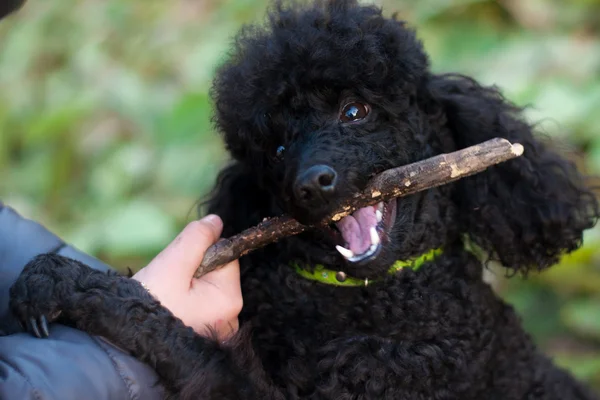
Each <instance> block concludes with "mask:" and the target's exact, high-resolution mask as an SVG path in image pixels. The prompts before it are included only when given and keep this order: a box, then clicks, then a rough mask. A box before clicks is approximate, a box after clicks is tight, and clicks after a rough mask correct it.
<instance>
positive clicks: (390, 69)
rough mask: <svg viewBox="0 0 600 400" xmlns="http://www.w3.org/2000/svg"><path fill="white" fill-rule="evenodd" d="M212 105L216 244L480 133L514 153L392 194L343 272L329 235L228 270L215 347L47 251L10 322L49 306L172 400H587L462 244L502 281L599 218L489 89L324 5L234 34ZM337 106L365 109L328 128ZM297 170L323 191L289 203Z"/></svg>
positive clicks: (135, 293)
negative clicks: (222, 149)
mask: <svg viewBox="0 0 600 400" xmlns="http://www.w3.org/2000/svg"><path fill="white" fill-rule="evenodd" d="M213 96H214V100H215V105H216V118H215V121H216V124H217V126H218V128H219V129H220V131H221V132H222V133H223V136H224V139H225V143H226V145H227V148H228V150H229V151H230V152H231V154H232V156H233V159H234V161H233V162H232V164H231V165H230V166H229V167H227V168H225V169H224V170H223V171H222V173H221V174H220V176H219V180H218V183H217V186H216V188H215V191H214V193H213V196H212V198H211V199H210V200H209V202H208V210H209V211H210V212H213V213H217V214H219V215H220V216H221V217H222V218H223V219H224V222H225V232H224V234H225V235H227V236H229V235H231V234H233V233H236V232H239V231H240V230H242V229H244V228H247V227H250V226H252V225H255V224H256V223H258V222H260V221H261V220H262V219H263V218H264V217H269V216H274V215H278V214H281V213H283V212H287V213H291V214H292V215H293V216H295V217H296V218H298V219H299V220H301V221H304V222H312V221H316V220H319V219H320V218H321V217H322V216H323V215H325V214H327V213H328V212H330V211H331V210H333V209H335V208H337V207H338V206H339V205H340V204H341V203H343V201H344V199H346V198H347V197H348V196H350V195H351V194H352V193H353V192H355V191H356V190H360V189H362V188H364V186H365V184H366V182H367V181H368V179H369V178H370V177H371V176H373V175H374V174H376V173H377V172H379V171H381V170H383V169H387V168H390V167H396V166H400V165H403V164H407V163H410V162H413V161H417V160H421V159H424V158H427V157H431V156H434V155H436V154H440V153H444V152H450V151H454V150H456V149H459V148H462V147H466V146H469V145H472V144H475V143H479V142H482V141H485V140H487V139H490V138H493V137H504V138H507V139H509V140H510V141H512V142H519V143H521V144H523V145H524V147H525V153H524V155H523V156H522V157H520V158H518V159H515V160H512V161H509V162H506V163H504V164H501V165H498V166H496V167H493V168H490V169H489V170H487V171H486V172H483V173H481V174H478V175H476V176H473V177H470V178H466V179H463V180H461V181H458V182H456V183H453V184H449V185H446V186H442V187H439V188H436V189H431V190H428V191H426V192H421V193H418V194H415V195H412V196H410V197H406V198H403V199H400V200H398V202H397V216H396V220H395V224H394V225H393V227H392V229H391V230H390V231H389V232H387V235H386V237H385V245H384V246H383V249H382V251H381V252H380V253H379V254H378V255H377V257H376V258H374V259H372V260H368V261H365V262H363V263H360V264H351V263H348V262H346V261H345V259H344V258H343V257H341V256H340V255H339V254H338V253H337V252H336V251H335V250H334V247H333V246H334V244H335V239H334V237H335V235H333V236H332V235H331V232H330V230H328V229H323V230H316V231H311V232H307V233H305V234H302V235H300V236H298V237H293V238H289V239H286V240H283V241H281V242H280V243H277V244H274V245H271V246H268V247H267V248H265V249H263V250H261V251H257V252H255V253H253V254H252V255H251V256H247V257H245V258H243V259H242V260H241V263H242V287H243V295H244V309H243V311H242V314H241V315H240V321H241V325H242V327H243V329H242V332H241V333H239V334H238V335H237V336H236V337H235V338H234V340H233V341H232V342H231V343H229V344H228V345H226V346H224V345H220V344H218V343H217V342H216V341H214V340H211V339H207V338H201V337H199V336H196V335H194V334H193V332H192V331H191V330H190V329H189V328H186V327H185V326H183V324H182V323H181V322H180V321H178V320H177V319H176V318H174V317H173V316H172V315H171V314H170V313H169V312H168V311H167V310H165V309H164V308H161V307H160V305H159V304H158V303H156V302H155V301H154V300H153V299H151V298H150V297H149V296H148V295H146V294H145V293H144V292H143V290H141V289H140V287H139V286H138V284H137V283H136V282H134V281H131V280H127V279H125V278H121V277H114V276H108V277H107V276H105V275H102V274H100V273H97V272H92V271H90V270H89V269H88V268H87V267H85V266H84V265H82V264H80V263H77V262H74V261H71V260H68V259H63V258H60V257H58V256H42V257H41V258H38V259H36V260H34V261H33V262H32V263H30V265H28V267H27V268H26V270H25V272H24V274H23V275H22V276H21V278H20V279H19V281H18V282H17V284H16V285H15V286H14V288H13V291H12V303H11V304H12V308H13V310H14V312H15V313H16V315H18V316H19V317H20V318H21V319H25V320H26V319H27V318H29V317H31V316H33V317H35V318H38V317H39V316H40V315H42V314H43V315H54V314H56V312H57V311H58V310H60V311H62V314H61V316H60V318H62V319H63V320H64V321H66V322H71V323H74V324H75V325H76V326H77V327H79V328H81V329H84V330H86V331H89V332H91V333H94V334H100V335H103V336H106V337H108V338H110V339H111V340H113V341H114V342H115V343H116V344H118V345H119V346H121V347H122V348H125V349H128V350H130V351H131V352H133V353H134V354H135V355H136V356H137V357H139V358H141V359H142V360H145V361H146V362H149V363H150V364H151V365H152V366H153V367H154V368H155V369H156V371H157V372H158V374H159V376H160V377H161V379H162V382H163V383H164V384H165V385H166V387H167V388H168V389H169V390H170V391H171V393H172V394H173V395H174V397H175V398H190V399H191V398H194V399H196V398H202V399H205V398H206V399H217V398H227V399H266V398H268V399H284V398H285V399H436V400H440V399H557V400H558V399H560V400H565V399H593V398H595V397H594V395H593V394H592V393H591V392H589V391H588V390H587V389H585V388H584V387H582V386H581V385H580V384H579V383H577V382H576V381H575V380H574V379H573V378H572V377H571V376H570V375H568V374H567V373H566V372H564V371H562V370H560V369H559V368H557V367H555V366H554V365H553V364H552V363H551V361H549V360H548V359H547V358H546V357H544V356H543V355H542V354H540V353H539V352H538V351H537V350H536V348H535V346H534V345H533V343H532V341H531V339H530V338H529V337H528V335H527V334H526V333H525V332H524V331H523V330H522V328H521V326H520V322H519V319H518V317H517V316H516V315H515V313H514V311H513V309H512V308H511V307H510V306H508V305H506V304H504V303H503V302H502V301H501V300H500V299H498V298H497V297H496V295H495V294H494V293H493V291H492V289H491V288H490V287H489V286H488V285H487V284H485V283H484V282H483V279H482V270H483V268H482V265H481V260H478V259H477V258H476V257H475V256H474V255H473V254H471V253H470V252H469V251H467V250H466V249H465V241H469V242H471V243H475V244H477V245H478V246H479V247H480V248H481V249H482V250H483V251H484V252H485V253H487V255H488V256H489V258H492V259H497V260H499V261H501V262H502V263H503V265H505V266H506V267H507V268H509V269H510V270H511V271H515V272H523V273H526V272H527V271H530V270H537V269H543V268H547V267H549V266H551V265H552V264H554V263H556V262H557V260H558V259H559V256H560V255H561V254H563V253H566V252H570V251H572V250H574V249H576V248H578V247H579V246H580V245H581V243H582V234H583V231H584V230H585V229H588V228H590V227H592V226H593V225H594V224H595V223H596V220H597V218H598V216H599V210H598V204H597V200H596V198H595V196H594V194H593V193H592V191H591V190H590V189H589V188H588V187H587V186H586V184H585V179H584V177H583V176H581V175H580V174H579V173H578V172H577V170H576V169H575V167H574V166H573V165H572V164H571V163H569V162H567V161H566V160H565V159H563V158H562V157H560V156H559V155H557V154H556V153H555V152H553V151H552V150H551V149H550V148H549V147H548V146H547V145H545V144H543V143H542V142H541V141H539V140H538V139H536V138H535V137H534V135H533V128H532V126H531V125H529V124H528V123H527V122H526V121H525V120H524V119H523V117H522V115H521V110H520V109H519V108H517V107H516V106H514V105H512V104H510V103H509V102H508V101H507V100H505V99H504V98H503V97H502V95H501V94H500V93H499V91H498V90H497V89H495V88H488V87H483V86H481V85H479V84H478V83H477V82H475V81H474V80H472V79H470V78H468V77H465V76H460V75H435V74H433V73H431V72H430V71H429V69H428V60H427V56H426V55H425V53H424V51H423V49H422V46H421V44H420V43H419V41H418V40H417V39H416V36H415V34H414V32H413V31H411V30H410V29H408V28H407V26H406V25H405V24H404V23H403V22H400V21H397V20H396V19H395V18H391V19H389V18H385V17H383V16H382V14H381V10H380V9H378V8H376V7H370V6H360V5H358V4H357V3H356V2H355V1H352V0H330V1H317V2H316V3H314V4H312V5H308V6H301V5H297V4H292V5H287V6H283V5H281V4H278V5H276V6H275V7H274V9H273V10H272V11H271V13H270V16H269V19H268V21H267V23H266V25H265V26H262V27H259V26H254V27H248V28H245V29H244V30H243V31H242V32H241V33H240V35H239V36H238V37H237V40H236V44H235V48H234V50H233V52H232V54H231V55H230V57H229V59H228V61H227V62H226V63H225V64H224V65H223V67H222V68H221V69H220V70H219V71H218V74H217V77H216V80H215V84H214V88H213ZM350 102H360V103H364V104H368V107H369V109H370V113H369V114H368V115H367V116H366V118H364V119H363V120H361V121H359V122H356V123H342V122H340V119H339V117H338V116H339V114H340V109H342V108H343V107H344V105H346V104H348V103H350ZM281 146H283V147H284V148H285V151H284V152H283V153H282V152H281V148H280V147H281ZM315 165H327V166H329V167H330V168H331V169H333V170H334V171H335V173H336V175H337V176H336V179H337V180H336V185H335V190H333V191H330V192H328V193H327V194H326V195H325V194H323V196H317V197H312V198H310V199H308V200H307V198H302V196H298V190H297V182H298V179H299V177H300V176H302V175H303V174H305V173H306V171H307V170H308V169H309V168H311V167H313V166H315ZM437 247H442V248H443V250H444V252H443V254H442V255H441V256H440V257H438V258H437V259H436V260H434V261H433V262H429V263H427V264H425V265H424V266H423V267H422V268H421V269H419V270H418V271H413V270H411V269H403V270H401V271H400V272H398V273H396V274H395V275H389V274H388V273H387V270H388V268H389V266H390V265H391V263H392V262H393V261H395V260H397V259H408V258H410V257H412V256H416V255H419V254H421V253H424V252H426V251H428V250H430V249H432V248H437ZM291 262H298V263H300V264H301V265H305V266H306V268H311V265H314V264H315V263H322V264H325V265H327V266H328V267H329V268H330V269H333V270H343V271H345V272H346V273H348V274H350V275H353V276H356V277H362V278H364V277H368V278H377V279H378V282H377V283H376V284H372V285H370V286H368V287H359V288H346V287H333V286H327V285H323V284H321V283H317V282H312V281H308V280H305V279H304V278H302V277H300V276H299V275H298V274H297V273H296V272H295V271H294V270H293V268H291V267H290V263H291ZM40 287H44V288H46V289H44V290H40V289H39V288H40ZM48 305H52V309H48V307H49V306H48Z"/></svg>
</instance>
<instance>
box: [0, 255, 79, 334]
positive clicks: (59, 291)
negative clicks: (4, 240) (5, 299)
mask: <svg viewBox="0 0 600 400" xmlns="http://www.w3.org/2000/svg"><path fill="white" fill-rule="evenodd" d="M65 260H66V259H65V258H64V257H61V256H58V255H55V254H43V255H40V256H37V257H36V258H34V259H33V260H31V261H30V262H29V263H28V264H27V265H26V266H25V268H24V269H23V272H22V273H21V275H20V276H19V278H18V279H17V281H16V282H15V283H14V284H13V286H12V287H11V288H10V303H9V306H10V309H11V311H12V313H13V315H14V316H15V317H16V318H17V319H18V320H19V322H20V324H21V326H22V327H23V329H25V330H27V331H28V332H30V333H31V334H33V335H35V336H37V337H39V338H43V337H48V336H49V335H50V331H49V329H48V325H49V324H50V323H52V322H54V321H55V320H56V319H58V318H59V317H60V315H61V313H62V311H63V309H62V307H63V304H62V300H63V299H64V298H65V296H68V295H69V294H70V293H72V292H73V290H74V285H72V284H70V282H73V280H71V279H69V270H68V268H66V267H67V265H65V264H68V263H67V262H66V261H65ZM70 272H71V273H72V272H73V271H70Z"/></svg>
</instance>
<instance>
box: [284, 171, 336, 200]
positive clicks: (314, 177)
mask: <svg viewBox="0 0 600 400" xmlns="http://www.w3.org/2000/svg"><path fill="white" fill-rule="evenodd" d="M336 183H337V173H336V172H335V170H334V169H333V168H331V167H330V166H328V165H323V164H320V165H314V166H312V167H310V168H309V169H307V170H306V171H304V172H303V173H302V174H301V175H300V176H299V177H298V178H297V179H296V182H295V183H294V195H295V196H296V200H297V201H298V202H300V203H302V204H303V205H309V204H313V203H315V202H319V201H322V200H324V199H326V198H327V197H328V196H329V195H331V194H333V192H334V191H335V185H336Z"/></svg>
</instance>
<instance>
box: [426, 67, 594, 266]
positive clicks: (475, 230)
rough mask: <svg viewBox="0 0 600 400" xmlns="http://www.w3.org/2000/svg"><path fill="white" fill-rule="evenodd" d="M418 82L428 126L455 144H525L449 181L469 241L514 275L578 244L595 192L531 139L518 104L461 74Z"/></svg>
mask: <svg viewBox="0 0 600 400" xmlns="http://www.w3.org/2000/svg"><path fill="white" fill-rule="evenodd" d="M425 86H426V89H425V90H426V92H427V94H426V96H425V97H427V98H428V100H426V102H425V104H424V107H425V108H426V109H428V113H429V114H430V119H432V124H434V125H437V126H438V127H439V129H442V130H444V129H447V130H448V131H449V132H448V133H449V135H450V136H451V139H452V140H453V141H454V144H455V146H456V148H457V149H460V148H464V147H467V146H471V145H474V144H477V143H481V142H483V141H486V140H488V139H492V138H494V137H503V138H506V139H508V140H509V141H510V142H511V143H521V144H522V145H523V146H524V148H525V152H524V154H523V155H522V156H521V157H519V158H517V159H514V160H510V161H508V162H506V163H502V164H499V165H497V166H494V167H491V168H489V169H488V170H487V171H485V172H483V173H480V174H477V175H474V176H472V177H469V178H466V179H463V180H460V181H458V182H456V185H457V189H458V190H456V191H455V196H456V199H455V200H456V202H457V204H458V205H459V208H460V215H461V221H460V223H461V225H462V226H461V229H462V231H463V232H464V233H466V234H467V235H468V237H469V239H470V240H471V241H473V242H474V243H475V244H477V245H478V246H479V247H481V248H482V249H483V250H485V251H486V252H487V253H488V255H489V256H490V259H495V260H498V261H500V262H501V263H502V264H503V265H504V266H506V267H509V268H512V269H514V270H515V271H521V272H527V271H528V270H529V269H534V268H536V269H542V268H546V267H549V266H551V265H553V264H555V263H556V262H557V261H558V260H559V257H560V255H561V254H563V253H567V252H570V251H572V250H575V249H577V248H578V247H579V246H581V244H582V237H583V231H584V230H586V229H588V228H591V227H593V226H594V224H595V223H596V221H597V219H598V216H599V214H598V202H597V199H596V196H595V195H594V193H593V192H592V190H591V189H590V188H589V187H588V186H586V178H585V177H583V176H582V175H581V174H579V172H578V171H577V169H576V168H575V166H574V164H573V163H571V162H569V161H567V160H566V159H564V158H563V157H561V156H559V155H558V154H557V153H555V152H553V151H552V150H550V148H549V146H547V145H546V144H544V143H542V142H541V141H539V140H538V139H536V138H534V135H533V127H532V126H531V125H530V124H528V123H527V122H526V121H525V120H524V118H523V116H522V109H520V108H518V107H516V106H514V105H512V104H511V103H509V102H508V101H506V100H505V99H504V98H503V96H502V95H501V94H500V92H499V91H498V90H497V89H496V88H493V87H492V88H490V87H483V86H481V85H480V84H478V83H477V82H476V81H474V80H473V79H470V78H467V77H464V76H457V75H437V76H430V77H429V78H428V79H427V82H426V85H425Z"/></svg>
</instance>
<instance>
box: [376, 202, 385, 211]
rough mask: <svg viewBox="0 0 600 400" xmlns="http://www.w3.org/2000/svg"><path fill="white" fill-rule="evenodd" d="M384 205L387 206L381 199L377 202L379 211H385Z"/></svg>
mask: <svg viewBox="0 0 600 400" xmlns="http://www.w3.org/2000/svg"><path fill="white" fill-rule="evenodd" d="M384 207H385V204H383V201H380V202H379V203H377V211H379V212H381V213H383V208H384Z"/></svg>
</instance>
